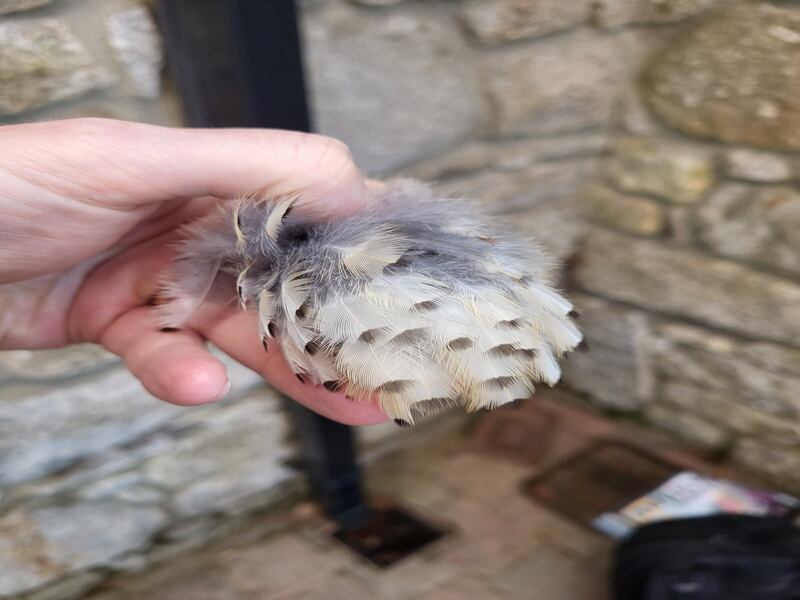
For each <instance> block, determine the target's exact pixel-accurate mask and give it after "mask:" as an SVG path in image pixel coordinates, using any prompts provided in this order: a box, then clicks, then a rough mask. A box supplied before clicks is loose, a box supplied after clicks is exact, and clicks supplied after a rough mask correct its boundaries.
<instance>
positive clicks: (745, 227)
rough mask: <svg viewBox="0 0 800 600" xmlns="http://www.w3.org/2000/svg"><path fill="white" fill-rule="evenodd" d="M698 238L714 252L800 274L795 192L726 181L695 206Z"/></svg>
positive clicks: (799, 209)
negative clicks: (705, 199)
mask: <svg viewBox="0 0 800 600" xmlns="http://www.w3.org/2000/svg"><path fill="white" fill-rule="evenodd" d="M697 220H698V225H699V227H698V233H697V235H698V237H699V239H700V241H702V242H703V243H704V244H705V245H706V246H707V247H708V248H710V249H711V250H712V251H714V252H715V253H717V254H721V255H723V256H728V257H730V258H734V259H738V260H744V261H747V262H753V263H757V264H761V265H764V266H766V267H768V268H778V269H783V270H785V271H787V272H791V273H795V274H800V261H798V257H800V192H799V191H798V190H797V189H795V188H791V187H784V186H780V187H779V186H769V187H764V186H748V185H744V184H729V185H726V186H723V187H721V188H719V189H718V190H717V191H716V192H714V193H713V194H712V195H711V197H710V198H709V200H708V202H706V203H705V204H704V205H703V206H701V207H700V208H699V210H698V211H697Z"/></svg>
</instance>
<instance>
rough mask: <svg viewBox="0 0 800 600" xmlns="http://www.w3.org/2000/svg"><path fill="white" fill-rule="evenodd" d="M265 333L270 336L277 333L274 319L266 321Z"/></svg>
mask: <svg viewBox="0 0 800 600" xmlns="http://www.w3.org/2000/svg"><path fill="white" fill-rule="evenodd" d="M267 333H269V335H270V337H275V336H276V335H277V334H278V326H277V325H276V324H275V321H270V322H269V323H267Z"/></svg>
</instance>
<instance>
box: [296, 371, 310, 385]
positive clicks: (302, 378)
mask: <svg viewBox="0 0 800 600" xmlns="http://www.w3.org/2000/svg"><path fill="white" fill-rule="evenodd" d="M294 376H295V377H297V379H298V380H300V383H306V382H307V381H308V376H307V375H306V374H305V373H295V374H294Z"/></svg>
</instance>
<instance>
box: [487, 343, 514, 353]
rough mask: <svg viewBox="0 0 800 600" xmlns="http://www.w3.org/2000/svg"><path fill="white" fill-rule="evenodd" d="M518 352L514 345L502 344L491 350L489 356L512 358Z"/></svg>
mask: <svg viewBox="0 0 800 600" xmlns="http://www.w3.org/2000/svg"><path fill="white" fill-rule="evenodd" d="M516 352H517V349H516V348H515V347H514V344H500V345H499V346H495V347H494V348H491V349H490V350H489V354H491V355H492V356H512V355H513V354H516Z"/></svg>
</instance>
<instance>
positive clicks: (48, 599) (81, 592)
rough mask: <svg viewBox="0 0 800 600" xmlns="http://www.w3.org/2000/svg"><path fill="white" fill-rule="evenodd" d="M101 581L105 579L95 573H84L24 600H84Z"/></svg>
mask: <svg viewBox="0 0 800 600" xmlns="http://www.w3.org/2000/svg"><path fill="white" fill-rule="evenodd" d="M103 579H105V577H104V576H103V575H101V574H100V573H97V572H96V571H85V572H83V573H79V574H78V575H73V576H70V577H65V578H64V579H62V580H61V581H58V582H56V583H54V584H52V585H48V586H47V587H45V588H43V589H41V590H39V591H36V592H33V593H32V594H29V595H28V596H25V600H79V599H80V598H85V597H86V594H88V593H89V592H90V591H91V590H92V589H93V588H95V587H97V585H98V584H99V583H100V582H101V581H103Z"/></svg>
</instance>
